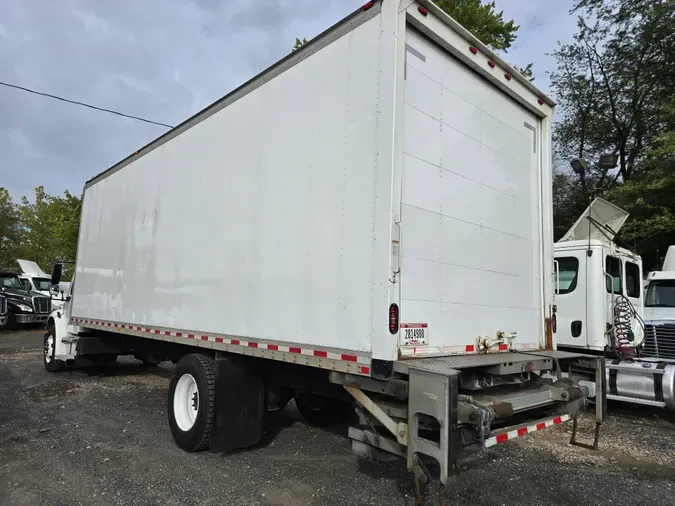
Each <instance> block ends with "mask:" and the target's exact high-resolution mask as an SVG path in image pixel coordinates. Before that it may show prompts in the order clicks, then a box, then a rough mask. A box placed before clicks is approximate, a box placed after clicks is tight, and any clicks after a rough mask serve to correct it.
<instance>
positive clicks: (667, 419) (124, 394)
mask: <svg viewBox="0 0 675 506" xmlns="http://www.w3.org/2000/svg"><path fill="white" fill-rule="evenodd" d="M41 344H42V337H41V333H40V331H37V330H33V331H24V332H16V331H15V332H11V333H10V332H4V333H0V406H1V409H0V504H1V505H15V504H17V505H38V504H49V505H76V504H82V505H85V504H86V505H108V504H110V505H114V504H124V505H127V504H129V505H131V504H139V505H152V504H162V505H192V504H195V505H197V504H198V505H211V504H214V505H215V504H228V505H249V504H270V505H272V504H276V505H296V504H313V505H323V504H331V505H342V504H345V505H347V504H350V505H351V504H386V505H391V506H394V505H409V504H413V503H414V500H413V486H412V480H411V477H410V475H409V473H408V472H407V471H406V469H405V464H404V463H403V462H394V463H391V464H387V465H381V466H376V465H374V464H370V463H368V462H363V461H359V460H357V459H356V458H355V457H354V456H353V455H352V454H351V451H350V444H349V442H348V440H347V439H346V437H345V435H346V428H345V427H342V428H340V429H336V430H332V431H326V430H321V429H316V428H312V427H309V426H307V425H306V424H305V423H303V422H302V420H301V418H300V416H299V414H298V413H297V411H296V410H295V408H294V407H293V406H289V407H287V408H286V409H285V410H284V411H283V412H282V413H279V414H275V415H273V416H270V419H269V421H268V423H267V435H266V438H265V441H264V442H263V443H262V444H260V445H259V446H258V447H256V448H253V449H249V450H245V451H238V452H234V453H229V454H224V455H220V454H210V453H208V452H207V453H201V454H187V453H184V452H182V451H180V450H179V449H178V448H177V447H176V446H175V445H174V443H173V440H172V439H171V434H170V432H169V428H168V424H167V421H166V407H165V406H166V398H165V396H166V390H167V387H168V383H169V378H170V376H171V372H172V366H171V365H170V364H169V365H166V366H165V365H163V366H162V367H159V368H144V367H143V366H142V365H141V364H140V363H139V362H136V361H134V360H131V359H120V363H119V364H118V366H116V367H114V368H111V369H107V370H99V371H98V372H96V373H87V372H84V371H68V372H64V373H61V374H48V373H47V372H46V371H45V370H44V369H43V367H42V357H41ZM610 410H612V416H611V417H610V419H609V420H608V421H607V423H606V424H605V425H604V426H603V435H602V440H601V449H600V450H599V451H597V452H593V451H589V450H583V449H580V448H576V447H570V446H569V445H568V441H569V432H570V429H571V428H570V427H569V426H567V425H566V426H562V427H555V428H551V429H548V430H546V431H543V432H540V433H537V434H533V435H530V436H527V437H525V438H522V439H520V440H517V441H514V442H511V443H509V444H504V445H501V446H499V447H497V448H494V449H491V450H490V451H484V452H479V453H476V454H472V455H470V456H468V457H466V458H465V459H463V460H462V463H461V465H462V468H463V469H462V473H461V474H460V475H459V476H458V477H457V478H455V479H454V481H453V482H452V483H451V484H450V486H448V489H447V495H448V499H447V502H448V504H471V505H496V506H499V505H513V504H528V505H529V504H533V505H534V504H541V505H544V504H546V505H549V504H559V505H563V504H565V505H566V504H570V505H575V506H577V505H579V504H630V505H636V504H649V505H660V504H663V505H672V504H674V503H675V499H674V497H675V447H674V444H675V417H674V416H672V415H669V414H668V413H665V412H663V411H659V410H654V409H648V408H629V407H628V408H627V407H625V406H623V405H611V406H610ZM583 422H584V423H583V427H584V429H585V434H586V435H590V429H591V427H592V419H590V418H587V419H584V420H583ZM425 499H426V502H427V503H428V504H437V503H438V500H437V487H436V485H435V484H434V485H432V486H431V487H430V488H429V490H428V492H427V494H426V497H425Z"/></svg>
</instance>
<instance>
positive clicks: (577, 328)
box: [571, 320, 581, 337]
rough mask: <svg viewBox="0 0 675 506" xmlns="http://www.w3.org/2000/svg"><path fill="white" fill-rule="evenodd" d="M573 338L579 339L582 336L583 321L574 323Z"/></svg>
mask: <svg viewBox="0 0 675 506" xmlns="http://www.w3.org/2000/svg"><path fill="white" fill-rule="evenodd" d="M571 327H572V337H579V336H580V335H581V320H575V321H573V322H572V325H571Z"/></svg>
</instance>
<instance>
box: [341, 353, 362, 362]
mask: <svg viewBox="0 0 675 506" xmlns="http://www.w3.org/2000/svg"><path fill="white" fill-rule="evenodd" d="M342 360H344V361H346V362H356V361H357V360H358V357H357V356H356V355H342Z"/></svg>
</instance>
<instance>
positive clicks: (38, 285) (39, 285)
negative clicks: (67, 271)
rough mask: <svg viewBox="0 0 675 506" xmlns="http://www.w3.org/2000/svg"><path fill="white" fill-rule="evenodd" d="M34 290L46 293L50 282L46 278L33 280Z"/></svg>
mask: <svg viewBox="0 0 675 506" xmlns="http://www.w3.org/2000/svg"><path fill="white" fill-rule="evenodd" d="M33 283H34V284H35V289H36V290H37V291H39V292H48V291H49V287H50V286H51V284H52V280H51V279H48V278H33Z"/></svg>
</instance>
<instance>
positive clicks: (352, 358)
mask: <svg viewBox="0 0 675 506" xmlns="http://www.w3.org/2000/svg"><path fill="white" fill-rule="evenodd" d="M70 324H71V325H95V326H97V327H105V328H106V329H108V328H110V329H111V330H112V329H123V330H125V331H131V332H134V333H139V332H140V333H143V334H150V337H156V336H163V337H178V338H182V339H186V340H195V341H207V342H211V343H217V344H226V345H230V346H241V347H243V348H255V349H259V350H267V351H276V352H281V353H289V354H292V355H303V356H309V357H317V358H325V359H328V360H339V361H342V362H350V363H354V364H358V372H359V374H362V375H370V359H369V358H368V357H362V356H359V355H352V354H347V353H337V352H334V351H328V350H317V349H314V348H304V347H296V346H290V345H284V344H275V343H263V342H258V341H247V340H242V339H235V338H232V337H224V336H215V335H210V334H201V333H189V332H182V331H178V330H161V329H156V328H152V327H145V326H138V325H128V324H125V323H115V322H108V321H101V320H87V319H83V318H71V320H70Z"/></svg>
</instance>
